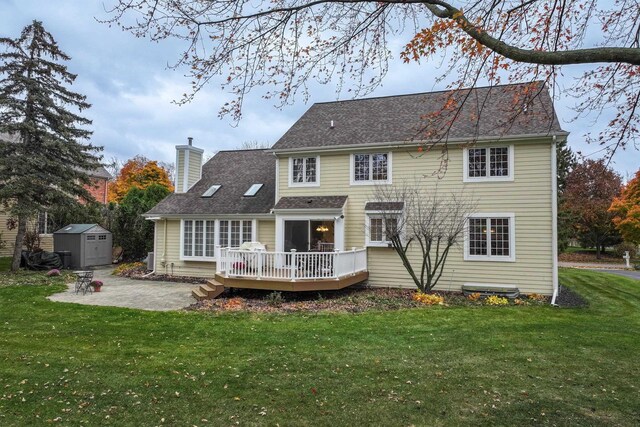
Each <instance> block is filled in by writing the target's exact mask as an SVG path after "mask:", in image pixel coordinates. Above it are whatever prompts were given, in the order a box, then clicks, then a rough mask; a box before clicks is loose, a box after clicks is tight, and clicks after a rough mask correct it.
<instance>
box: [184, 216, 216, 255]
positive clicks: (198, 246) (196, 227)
mask: <svg viewBox="0 0 640 427" xmlns="http://www.w3.org/2000/svg"><path fill="white" fill-rule="evenodd" d="M215 230H216V227H215V221H214V220H201V219H185V220H183V221H182V258H183V259H200V260H212V259H214V258H215Z"/></svg>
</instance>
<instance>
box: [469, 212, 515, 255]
mask: <svg viewBox="0 0 640 427" xmlns="http://www.w3.org/2000/svg"><path fill="white" fill-rule="evenodd" d="M464 259H465V260H467V261H515V259H516V258H515V216H514V214H512V213H506V214H505V213H499V214H474V215H472V216H471V217H469V219H468V222H467V231H466V235H465V252H464Z"/></svg>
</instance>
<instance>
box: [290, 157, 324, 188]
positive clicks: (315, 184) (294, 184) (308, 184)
mask: <svg viewBox="0 0 640 427" xmlns="http://www.w3.org/2000/svg"><path fill="white" fill-rule="evenodd" d="M313 157H315V159H316V182H293V159H309V158H313ZM306 163H307V162H306V161H305V162H304V164H305V167H304V170H303V176H304V177H305V179H306V176H307V170H306ZM289 187H320V156H292V157H289Z"/></svg>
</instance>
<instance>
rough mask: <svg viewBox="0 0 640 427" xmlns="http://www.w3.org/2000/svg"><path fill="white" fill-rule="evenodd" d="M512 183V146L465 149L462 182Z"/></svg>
mask: <svg viewBox="0 0 640 427" xmlns="http://www.w3.org/2000/svg"><path fill="white" fill-rule="evenodd" d="M474 181H513V145H509V146H501V147H482V148H466V149H465V150H464V182H474Z"/></svg>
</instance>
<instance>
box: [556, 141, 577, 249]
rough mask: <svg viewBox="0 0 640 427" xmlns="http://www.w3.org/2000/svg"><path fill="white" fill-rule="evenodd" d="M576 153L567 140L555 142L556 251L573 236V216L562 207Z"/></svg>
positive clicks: (575, 163)
mask: <svg viewBox="0 0 640 427" xmlns="http://www.w3.org/2000/svg"><path fill="white" fill-rule="evenodd" d="M577 164H578V161H577V160H576V155H575V154H574V153H573V151H572V150H571V148H570V147H569V145H568V143H567V140H566V139H565V140H562V141H560V142H558V143H557V144H556V168H557V169H556V172H557V177H558V181H557V185H558V251H559V252H564V251H566V250H567V248H568V247H569V240H570V239H571V238H572V237H575V233H574V230H573V221H574V218H573V216H572V215H571V212H569V211H568V210H567V209H565V208H564V199H563V195H564V190H565V187H566V183H567V176H569V174H570V173H571V171H572V170H573V169H574V168H575V167H576V166H577Z"/></svg>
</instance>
